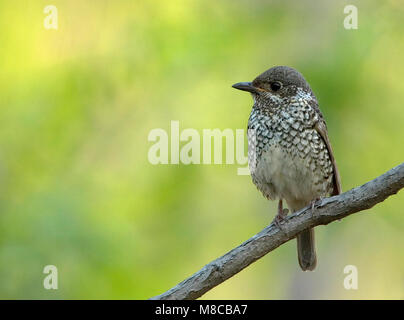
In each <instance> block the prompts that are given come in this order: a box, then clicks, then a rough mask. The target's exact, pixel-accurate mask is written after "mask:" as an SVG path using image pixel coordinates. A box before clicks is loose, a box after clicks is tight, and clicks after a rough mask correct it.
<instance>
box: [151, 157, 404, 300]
mask: <svg viewBox="0 0 404 320" xmlns="http://www.w3.org/2000/svg"><path fill="white" fill-rule="evenodd" d="M403 187H404V163H402V164H400V165H398V166H397V167H395V168H393V169H391V170H389V171H387V172H386V173H384V174H383V175H381V176H379V177H377V178H376V179H374V180H372V181H370V182H368V183H365V184H364V185H361V186H359V187H356V188H354V189H351V190H349V191H347V192H344V193H342V194H340V195H338V196H334V197H330V198H325V199H323V200H319V201H318V202H317V203H316V205H315V209H314V214H312V212H311V208H310V207H306V208H304V209H302V210H300V211H298V212H296V213H294V214H293V215H290V216H288V217H287V218H286V219H285V221H284V222H282V223H281V227H282V230H280V229H279V228H278V227H277V226H276V225H275V224H271V225H269V226H267V227H266V228H265V229H264V230H262V231H261V232H259V233H257V234H256V235H255V236H253V237H251V238H250V239H248V240H247V241H245V242H244V243H242V244H241V245H239V246H238V247H236V248H234V249H233V250H231V251H229V252H228V253H226V254H225V255H223V256H221V257H220V258H217V259H216V260H214V261H212V262H211V263H209V264H207V265H205V266H204V267H203V268H202V269H201V270H199V271H198V272H196V273H194V274H193V275H192V276H190V277H189V278H187V279H185V280H184V281H182V282H181V283H179V284H178V285H176V286H175V287H173V288H171V289H170V290H168V291H167V292H164V293H162V294H160V295H158V296H155V297H153V298H151V299H152V300H188V299H197V298H199V297H200V296H202V295H203V294H204V293H205V292H207V291H209V290H210V289H212V288H213V287H215V286H217V285H219V284H220V283H222V282H224V281H225V280H227V279H229V278H230V277H232V276H234V275H235V274H237V273H238V272H240V271H241V270H243V269H244V268H246V267H248V266H249V265H250V264H251V263H253V262H255V261H256V260H258V259H260V258H262V257H263V256H264V255H266V254H267V253H269V252H271V251H272V250H274V249H276V248H277V247H279V246H280V245H282V244H283V243H285V242H287V241H289V240H291V239H293V238H294V237H296V235H297V234H298V233H300V232H301V231H303V230H305V229H308V228H312V227H315V226H318V225H326V224H328V223H330V222H332V221H335V220H340V219H342V218H345V217H346V216H349V215H351V214H353V213H355V212H359V211H362V210H366V209H370V208H372V207H373V206H374V205H376V204H377V203H379V202H382V201H384V200H385V199H386V198H387V197H389V196H391V195H393V194H396V193H397V192H398V191H399V190H400V189H402V188H403Z"/></svg>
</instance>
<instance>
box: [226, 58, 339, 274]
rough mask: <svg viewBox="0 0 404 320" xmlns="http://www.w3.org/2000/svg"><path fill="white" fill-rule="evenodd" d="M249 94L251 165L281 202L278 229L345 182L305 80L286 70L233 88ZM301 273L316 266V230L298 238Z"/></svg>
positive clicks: (257, 177) (268, 192) (258, 181)
mask: <svg viewBox="0 0 404 320" xmlns="http://www.w3.org/2000/svg"><path fill="white" fill-rule="evenodd" d="M233 87H234V88H236V89H239V90H244V91H248V92H250V93H251V95H252V97H253V100H254V105H253V108H252V111H251V114H250V118H249V120H248V130H247V132H248V133H247V136H248V162H249V168H250V172H251V176H252V180H253V182H254V184H255V185H256V186H257V188H258V189H259V190H260V191H261V192H262V193H263V195H264V196H265V197H266V198H267V199H271V200H278V201H279V202H278V214H277V215H276V217H275V222H277V223H279V221H281V220H282V219H283V218H284V217H285V216H286V214H287V210H286V209H283V206H282V200H283V199H284V200H285V201H286V203H287V205H288V207H289V209H290V210H291V211H292V212H295V211H298V210H300V209H302V208H304V207H305V206H308V205H309V204H312V206H313V205H314V202H315V201H317V200H318V199H321V198H323V197H325V196H328V195H337V194H340V193H341V182H340V177H339V173H338V169H337V165H336V162H335V158H334V155H333V152H332V149H331V144H330V140H329V138H328V134H327V127H326V124H325V120H324V118H323V115H322V114H321V111H320V109H319V106H318V102H317V99H316V97H315V95H314V93H313V91H312V90H311V88H310V86H309V84H308V83H307V81H306V80H305V79H304V77H303V76H302V75H301V74H300V73H299V72H298V71H297V70H295V69H293V68H290V67H286V66H277V67H273V68H271V69H269V70H267V71H265V72H264V73H262V74H261V75H259V76H258V77H257V78H255V79H254V81H253V82H239V83H236V84H234V85H233ZM297 253H298V259H299V264H300V267H301V268H302V270H303V271H306V270H314V268H315V267H316V264H317V257H316V250H315V243H314V230H313V229H308V230H305V231H303V232H301V233H300V234H299V235H298V236H297Z"/></svg>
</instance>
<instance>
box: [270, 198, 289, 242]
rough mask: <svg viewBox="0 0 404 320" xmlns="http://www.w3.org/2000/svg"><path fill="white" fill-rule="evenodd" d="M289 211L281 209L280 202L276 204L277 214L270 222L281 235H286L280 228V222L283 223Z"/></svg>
mask: <svg viewBox="0 0 404 320" xmlns="http://www.w3.org/2000/svg"><path fill="white" fill-rule="evenodd" d="M288 213H289V210H288V209H284V208H283V204H282V200H279V202H278V213H277V215H276V216H275V218H274V219H273V220H272V221H271V223H274V224H275V225H276V226H277V227H278V228H279V229H280V230H281V231H282V232H283V233H285V234H287V233H286V231H285V229H284V228H283V227H282V225H281V222H283V221H284V220H285V218H286V216H287V215H288Z"/></svg>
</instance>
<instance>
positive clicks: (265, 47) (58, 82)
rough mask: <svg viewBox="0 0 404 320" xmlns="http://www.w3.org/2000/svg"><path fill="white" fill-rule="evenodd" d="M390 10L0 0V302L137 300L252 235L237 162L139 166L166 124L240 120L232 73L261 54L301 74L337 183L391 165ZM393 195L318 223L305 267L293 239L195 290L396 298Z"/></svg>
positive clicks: (397, 110) (398, 129) (394, 38)
mask: <svg viewBox="0 0 404 320" xmlns="http://www.w3.org/2000/svg"><path fill="white" fill-rule="evenodd" d="M48 4H53V5H56V7H57V8H58V14H59V29H58V30H46V29H45V28H44V27H43V20H44V18H45V14H44V13H43V9H44V7H45V6H46V5H48ZM347 4H355V5H356V6H357V7H358V11H359V29H358V30H345V29H344V28H343V20H344V18H345V14H344V13H343V8H344V6H345V5H347ZM403 14H404V6H403V4H402V2H400V1H398V0H396V1H394V0H389V1H383V2H381V1H375V0H372V1H349V2H348V1H331V0H329V1H259V0H255V1H253V0H249V1H248V0H236V1H230V0H223V1H203V0H173V1H163V0H154V1H145V0H143V1H124V0H119V1H78V0H75V1H71V0H69V1H61V0H54V1H52V3H48V2H47V1H42V0H41V1H28V0H26V1H18V0H17V1H0V43H1V47H0V70H1V72H0V103H1V107H0V191H1V192H0V208H1V211H0V298H7V299H20V298H24V299H32V298H33V299H43V298H49V299H61V298H64V299H89V298H102V299H108V298H111V299H129V298H135V299H144V298H148V297H150V296H153V295H156V294H159V293H161V292H162V291H165V290H167V289H168V288H169V287H171V286H173V285H175V284H176V283H177V282H179V281H181V280H183V279H184V278H185V277H186V276H188V275H190V274H191V273H193V272H195V271H197V270H198V269H199V268H200V267H202V266H203V265H204V264H206V263H208V262H210V261H211V260H213V259H214V258H216V257H218V256H219V255H221V254H223V253H225V252H226V251H228V250H229V249H231V248H233V247H234V246H236V245H238V244H239V243H241V242H242V241H244V240H245V239H247V238H249V237H250V236H252V235H253V234H255V233H256V232H258V231H259V230H261V229H262V228H263V227H264V226H265V225H266V224H267V223H268V222H269V221H270V220H271V219H272V217H273V215H274V212H275V204H274V203H269V202H268V201H266V200H265V199H264V198H263V197H262V196H261V195H260V194H259V192H258V191H257V190H256V188H255V187H254V186H253V184H252V183H251V181H250V177H248V176H238V175H237V174H236V173H237V167H238V165H237V164H234V165H188V166H187V165H157V166H154V165H151V164H150V163H149V161H148V158H147V153H148V149H149V147H150V146H151V144H152V143H151V142H149V141H148V139H147V137H148V134H149V132H150V130H152V129H154V128H163V129H165V130H169V125H170V121H171V120H179V121H180V128H181V129H185V128H195V129H197V130H198V131H200V132H202V129H204V128H212V129H213V128H219V129H225V128H231V129H233V130H235V129H238V128H242V129H244V128H245V127H246V123H247V118H248V115H249V112H250V108H251V104H252V102H251V98H250V97H249V96H248V95H247V94H243V93H241V92H237V91H235V90H234V89H232V88H231V84H233V83H235V82H239V81H249V80H252V79H253V78H254V77H255V76H256V75H258V74H259V73H261V72H262V71H264V70H265V69H267V68H269V67H271V66H273V65H290V66H293V67H295V68H297V69H298V70H300V71H301V72H302V73H303V74H304V75H305V77H306V78H307V79H308V81H309V82H310V83H311V85H312V88H313V90H314V92H315V93H316V95H317V97H318V99H319V101H320V106H321V108H322V110H323V113H324V115H325V117H326V120H327V123H328V127H329V134H330V138H331V141H332V144H333V147H334V152H335V156H336V158H337V162H338V164H339V168H340V173H341V176H342V184H343V189H344V190H347V189H349V188H352V187H354V186H357V185H359V184H362V183H364V182H365V181H367V180H370V179H372V178H374V177H376V176H377V175H379V174H381V173H383V172H384V171H386V170H388V169H390V168H391V167H393V166H395V165H397V164H399V163H401V162H402V161H403V159H404V148H403V143H404V130H403V124H404V107H403V101H404V81H403V74H404V62H403V52H404V38H403V34H404V24H403V22H402V17H403ZM403 206H404V196H403V194H402V193H400V194H398V195H397V196H394V197H392V198H390V199H388V200H387V201H385V202H384V203H382V204H380V205H378V206H376V207H375V208H373V209H371V210H369V211H366V212H364V213H361V214H356V215H354V216H352V217H349V218H347V219H344V220H343V221H342V222H339V223H333V224H331V225H328V226H326V227H318V228H317V229H316V230H317V233H316V236H317V247H318V249H317V250H318V256H319V264H318V268H317V269H316V271H315V272H314V273H302V272H301V271H300V270H299V268H298V264H297V258H296V248H295V246H296V244H295V242H294V241H291V242H289V243H287V244H285V245H283V246H282V247H281V248H279V249H277V250H276V251H274V252H273V253H271V254H270V255H268V256H266V257H264V258H263V259H261V260H260V261H258V262H257V263H255V264H253V265H252V266H250V267H249V268H247V269H246V270H244V271H243V272H242V273H240V274H238V275H236V276H235V277H233V278H232V279H230V280H228V281H227V282H225V283H223V284H222V285H220V286H219V287H217V288H215V289H213V290H212V291H211V292H209V293H207V294H206V295H205V296H204V298H211V299H216V298H225V299H226V298H233V299H239V298H245V299H281V298H326V299H329V298H344V299H358V298H393V299H398V298H404V250H403V243H404V233H403V231H402V230H403V228H404V219H403V215H402V214H403V212H402V210H403ZM48 264H53V265H56V266H57V267H58V270H59V289H58V290H54V291H52V290H50V291H48V290H45V289H44V288H43V286H42V281H43V278H44V276H45V275H44V274H42V270H43V268H44V266H45V265H48ZM350 264H352V265H355V266H357V267H358V271H359V290H357V291H347V290H345V289H344V287H343V279H344V276H345V275H344V273H343V268H344V266H346V265H350Z"/></svg>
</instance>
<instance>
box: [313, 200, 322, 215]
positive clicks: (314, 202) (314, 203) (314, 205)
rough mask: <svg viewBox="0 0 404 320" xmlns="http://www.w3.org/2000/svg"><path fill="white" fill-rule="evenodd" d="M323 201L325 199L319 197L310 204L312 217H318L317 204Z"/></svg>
mask: <svg viewBox="0 0 404 320" xmlns="http://www.w3.org/2000/svg"><path fill="white" fill-rule="evenodd" d="M320 200H323V197H317V198H315V199H313V200H312V201H311V202H310V207H311V216H312V217H315V216H316V203H317V201H320Z"/></svg>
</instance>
